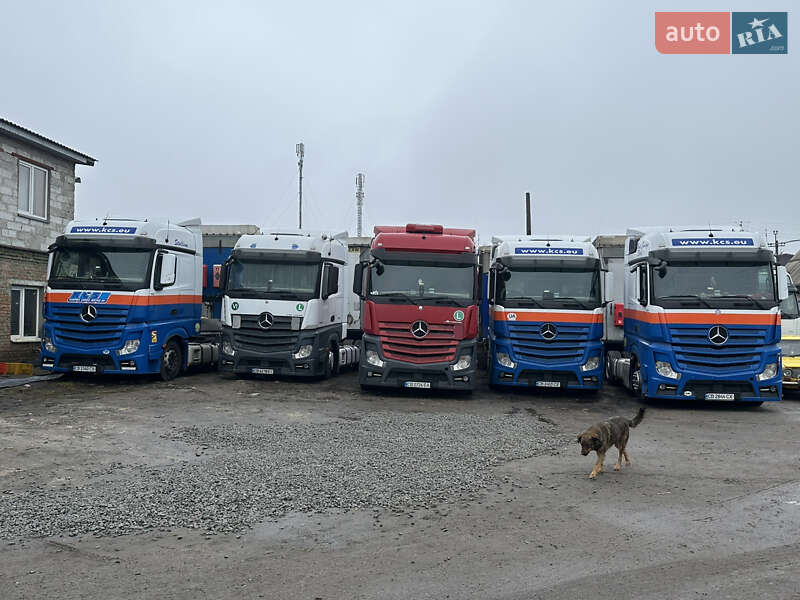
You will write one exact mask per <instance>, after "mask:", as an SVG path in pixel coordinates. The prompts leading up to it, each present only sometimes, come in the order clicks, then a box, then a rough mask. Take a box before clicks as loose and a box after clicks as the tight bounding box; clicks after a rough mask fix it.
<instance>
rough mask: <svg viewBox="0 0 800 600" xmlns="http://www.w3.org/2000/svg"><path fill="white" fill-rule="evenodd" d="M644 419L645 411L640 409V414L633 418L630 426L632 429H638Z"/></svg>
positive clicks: (629, 422)
mask: <svg viewBox="0 0 800 600" xmlns="http://www.w3.org/2000/svg"><path fill="white" fill-rule="evenodd" d="M642 419H644V409H643V408H640V409H639V412H638V413H636V416H635V417H633V418H632V419H631V420H630V421H628V425H630V426H631V427H636V426H637V425H638V424H639V423H641V422H642Z"/></svg>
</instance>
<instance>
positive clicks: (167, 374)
mask: <svg viewBox="0 0 800 600" xmlns="http://www.w3.org/2000/svg"><path fill="white" fill-rule="evenodd" d="M182 367H183V352H182V351H181V347H180V345H179V344H178V342H176V341H175V340H174V339H172V340H170V341H168V342H167V344H166V345H165V346H164V351H163V352H162V353H161V379H163V380H164V381H171V380H173V379H175V378H176V377H177V376H178V375H180V373H181V368H182Z"/></svg>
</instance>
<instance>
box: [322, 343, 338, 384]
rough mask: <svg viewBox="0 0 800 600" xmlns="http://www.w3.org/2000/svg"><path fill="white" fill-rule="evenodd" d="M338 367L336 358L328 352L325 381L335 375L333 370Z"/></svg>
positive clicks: (323, 373) (324, 372)
mask: <svg viewBox="0 0 800 600" xmlns="http://www.w3.org/2000/svg"><path fill="white" fill-rule="evenodd" d="M335 367H336V358H335V357H334V356H333V352H332V351H331V350H328V356H327V357H326V358H325V370H324V371H323V372H322V378H323V379H330V378H331V375H333V370H334V368H335Z"/></svg>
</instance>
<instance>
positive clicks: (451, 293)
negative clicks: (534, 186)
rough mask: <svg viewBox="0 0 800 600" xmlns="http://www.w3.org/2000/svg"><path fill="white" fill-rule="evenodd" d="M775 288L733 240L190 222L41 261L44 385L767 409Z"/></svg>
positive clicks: (781, 272) (766, 266)
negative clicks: (239, 384)
mask: <svg viewBox="0 0 800 600" xmlns="http://www.w3.org/2000/svg"><path fill="white" fill-rule="evenodd" d="M228 237H229V238H230V236H228ZM230 241H232V240H229V241H228V242H227V244H230ZM349 242H355V243H352V244H351V243H349ZM204 257H205V262H204ZM790 283H791V282H790V281H789V279H788V276H787V274H786V270H785V268H784V267H781V266H778V265H776V263H775V257H774V254H773V253H772V251H771V250H770V248H769V246H768V244H767V242H766V240H765V239H764V237H763V236H762V235H761V234H758V233H750V232H744V231H740V230H737V229H733V228H727V229H726V228H686V227H659V228H639V229H629V230H628V232H627V234H626V235H615V236H596V237H594V238H588V237H580V236H573V235H551V236H536V235H533V236H498V237H494V238H492V244H491V246H486V247H482V248H478V247H477V246H476V241H475V231H474V230H471V229H453V228H445V227H442V226H440V225H415V224H409V225H406V226H379V227H375V230H374V237H373V238H371V239H369V240H364V239H359V240H353V239H352V238H348V237H347V234H345V233H342V234H331V233H322V232H308V231H281V232H275V233H256V232H255V231H250V232H247V233H244V234H243V235H240V236H238V237H236V238H235V242H234V243H233V245H232V246H226V247H224V248H223V245H222V242H221V241H220V242H219V245H218V247H216V248H215V247H214V244H213V243H211V244H209V243H208V242H207V241H206V243H205V244H204V236H203V233H202V226H201V225H200V223H199V222H185V223H181V224H174V223H170V222H168V221H163V222H161V221H148V220H143V221H137V220H112V219H105V220H98V221H91V222H85V221H73V222H71V223H70V224H69V225H68V226H67V229H66V231H65V232H64V234H63V235H61V236H59V237H58V239H56V241H55V242H54V243H53V245H52V246H51V252H50V262H49V279H48V288H47V293H46V296H45V306H44V316H45V325H44V333H43V341H42V366H43V367H44V368H46V369H50V370H53V371H57V372H84V373H114V374H134V373H136V374H160V375H161V376H162V377H163V378H164V379H167V380H168V379H172V378H173V377H176V376H177V375H178V374H180V372H181V371H183V370H184V369H186V368H190V367H193V366H199V365H209V364H214V365H217V367H218V369H219V370H220V371H221V372H222V373H227V374H230V375H236V374H253V375H280V376H289V375H290V376H308V377H330V376H332V375H335V374H336V373H337V372H338V371H339V370H340V369H343V368H346V367H356V366H357V368H358V371H359V381H360V384H361V385H362V386H363V387H367V388H369V387H375V388H377V387H408V388H431V389H447V390H464V391H469V390H472V389H473V388H474V386H475V383H476V372H477V371H478V369H479V368H484V367H485V368H487V369H488V374H489V382H490V384H491V385H492V386H521V387H535V388H545V389H568V390H589V391H591V390H598V389H600V388H601V387H602V386H603V384H604V383H605V382H620V383H622V384H623V385H625V386H626V387H628V388H629V389H630V390H631V391H632V392H633V393H634V394H636V395H638V396H641V397H649V398H663V399H694V400H734V401H748V402H756V403H757V402H762V401H764V400H778V399H780V397H781V391H782V388H781V375H782V371H781V350H780V345H779V342H780V338H781V310H780V305H781V303H782V302H783V303H784V306H786V303H787V301H790V300H791V298H792V296H791V295H790V289H791V291H792V292H796V291H795V290H794V288H793V287H791V288H790ZM204 301H205V304H204ZM796 304H797V302H796V300H795V305H796Z"/></svg>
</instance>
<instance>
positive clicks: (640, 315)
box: [625, 308, 781, 325]
mask: <svg viewBox="0 0 800 600" xmlns="http://www.w3.org/2000/svg"><path fill="white" fill-rule="evenodd" d="M625 318H626V319H635V320H637V321H644V322H645V323H652V324H654V325H657V324H664V325H712V324H713V325H780V324H781V315H780V314H779V313H767V314H752V313H749V314H748V313H745V314H741V313H739V314H737V313H727V314H719V315H718V314H715V313H674V312H647V311H644V310H636V309H631V308H626V309H625Z"/></svg>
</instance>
